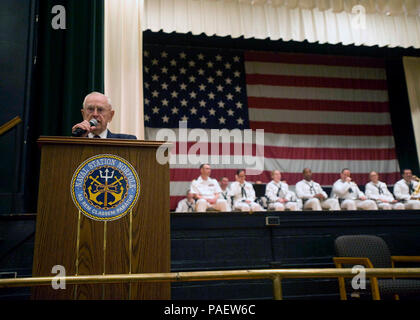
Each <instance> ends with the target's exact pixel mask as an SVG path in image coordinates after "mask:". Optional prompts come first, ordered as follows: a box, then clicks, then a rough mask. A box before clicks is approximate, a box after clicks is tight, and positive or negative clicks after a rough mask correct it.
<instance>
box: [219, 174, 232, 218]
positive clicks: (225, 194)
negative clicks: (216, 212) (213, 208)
mask: <svg viewBox="0 0 420 320" xmlns="http://www.w3.org/2000/svg"><path fill="white" fill-rule="evenodd" d="M219 185H220V189H221V190H222V191H221V192H220V194H219V199H225V200H226V202H227V207H228V210H227V211H231V210H232V193H231V192H230V188H229V178H227V177H222V178H220V180H219Z"/></svg>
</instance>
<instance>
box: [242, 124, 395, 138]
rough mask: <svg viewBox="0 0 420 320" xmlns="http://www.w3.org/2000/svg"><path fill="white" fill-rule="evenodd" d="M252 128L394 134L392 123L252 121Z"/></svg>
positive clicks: (298, 131) (328, 132)
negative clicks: (350, 123)
mask: <svg viewBox="0 0 420 320" xmlns="http://www.w3.org/2000/svg"><path fill="white" fill-rule="evenodd" d="M249 126H250V128H251V129H252V130H256V129H264V131H265V132H270V133H278V134H306V135H309V134H316V135H332V136H392V127H391V125H359V124H352V125H349V124H317V123H286V122H268V121H264V122H263V121H250V122H249Z"/></svg>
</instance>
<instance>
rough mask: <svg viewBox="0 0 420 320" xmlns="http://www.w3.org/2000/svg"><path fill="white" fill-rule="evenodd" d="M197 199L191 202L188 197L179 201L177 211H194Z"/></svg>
mask: <svg viewBox="0 0 420 320" xmlns="http://www.w3.org/2000/svg"><path fill="white" fill-rule="evenodd" d="M194 208H195V200H193V202H189V201H188V199H187V198H185V199H182V200H181V201H179V202H178V206H177V207H176V210H175V212H194Z"/></svg>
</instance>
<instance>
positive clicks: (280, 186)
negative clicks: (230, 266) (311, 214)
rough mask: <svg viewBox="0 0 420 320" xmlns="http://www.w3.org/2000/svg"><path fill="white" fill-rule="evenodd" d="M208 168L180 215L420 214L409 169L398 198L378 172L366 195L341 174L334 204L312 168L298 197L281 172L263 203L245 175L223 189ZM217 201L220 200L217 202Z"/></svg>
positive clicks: (397, 189)
mask: <svg viewBox="0 0 420 320" xmlns="http://www.w3.org/2000/svg"><path fill="white" fill-rule="evenodd" d="M203 166H204V167H203ZM206 166H208V165H202V166H201V167H200V171H201V175H200V177H199V178H198V179H196V180H194V181H193V182H192V183H191V188H190V190H188V192H187V197H186V198H185V199H183V200H181V201H180V202H179V203H178V206H177V208H176V212H205V211H206V210H208V209H211V208H212V209H215V210H218V211H232V210H235V211H265V210H266V209H268V210H275V211H284V210H290V211H301V210H303V209H306V210H314V211H321V210H323V209H324V210H331V211H336V210H341V209H344V210H357V209H361V210H378V209H381V210H392V209H394V210H404V209H415V210H418V209H420V194H417V192H415V191H416V189H418V186H419V185H418V182H417V181H415V180H413V175H412V172H411V170H410V169H405V170H404V171H403V172H402V179H401V180H399V181H398V182H396V183H395V185H394V190H393V192H394V195H395V198H394V196H393V194H392V193H391V192H390V191H389V189H388V187H387V185H386V184H385V183H383V182H381V181H379V175H378V173H377V172H375V171H372V172H371V173H370V174H369V179H370V182H369V183H367V184H366V186H365V193H363V192H362V191H361V190H360V188H359V186H358V185H357V184H356V183H355V182H354V181H352V179H351V172H350V170H349V169H347V168H346V169H343V170H342V171H341V174H340V179H338V180H337V181H336V182H335V183H334V185H333V187H332V190H331V195H330V197H329V198H328V195H327V193H326V192H325V191H324V190H323V188H322V187H321V186H320V184H318V183H316V182H315V181H313V180H312V171H311V170H310V169H309V168H305V169H304V170H303V180H301V181H300V182H298V183H297V184H296V189H295V191H296V193H295V192H293V191H291V190H290V189H289V186H288V184H287V183H286V182H285V181H282V180H281V172H280V171H279V170H274V171H273V172H272V173H271V177H272V181H271V182H269V183H268V184H267V185H266V186H265V191H263V193H262V195H260V196H258V197H257V196H256V193H255V190H254V186H253V185H252V184H251V183H249V182H247V181H246V175H245V170H243V169H240V170H238V171H237V173H236V175H235V179H236V181H235V182H232V183H231V184H230V186H229V180H228V178H226V177H223V178H221V179H220V184H219V183H218V182H217V181H216V180H215V179H211V178H210V177H209V174H210V170H207V172H206V169H209V168H206ZM203 169H204V170H203ZM206 173H208V175H207V174H206ZM255 186H256V187H257V186H258V184H256V185H255ZM262 186H264V185H262ZM213 195H217V198H214V197H213Z"/></svg>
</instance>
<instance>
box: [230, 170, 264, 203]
mask: <svg viewBox="0 0 420 320" xmlns="http://www.w3.org/2000/svg"><path fill="white" fill-rule="evenodd" d="M245 179H246V175H245V170H244V169H239V170H238V171H237V172H236V181H235V182H233V183H232V184H231V185H230V192H231V194H232V196H233V208H234V209H238V210H241V211H264V209H263V208H262V207H261V206H260V205H259V204H258V203H256V202H255V190H254V187H253V186H252V184H251V183H249V182H246V181H245Z"/></svg>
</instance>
